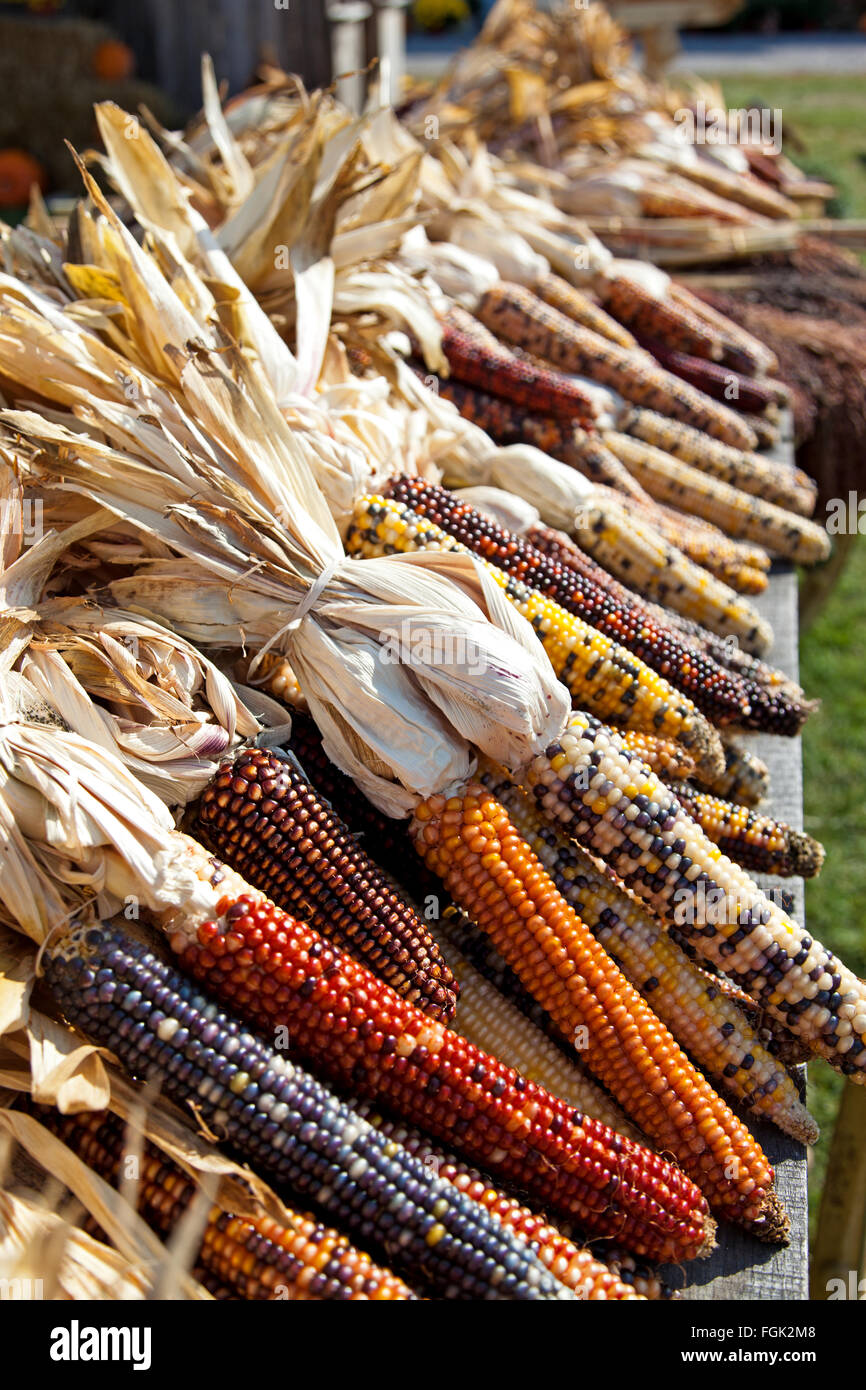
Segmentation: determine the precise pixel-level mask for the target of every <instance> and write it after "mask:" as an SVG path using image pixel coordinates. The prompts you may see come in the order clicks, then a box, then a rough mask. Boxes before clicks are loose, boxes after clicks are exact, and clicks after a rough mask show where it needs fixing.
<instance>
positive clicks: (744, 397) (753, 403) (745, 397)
mask: <svg viewBox="0 0 866 1390" xmlns="http://www.w3.org/2000/svg"><path fill="white" fill-rule="evenodd" d="M641 346H642V347H645V348H646V349H647V350H648V351H650V352H651V353H652V355H653V357H655V359H656V360H657V361H658V362H660V363H661V365H662V366H663V367H665V368H667V370H668V371H669V372H673V374H674V375H675V376H678V377H681V378H682V380H683V381H687V382H688V383H689V384H690V385H691V386H693V387H694V388H695V390H697V391H702V392H704V393H705V394H706V395H707V396H710V397H711V398H712V399H713V400H714V401H720V402H721V401H725V402H727V403H728V404H729V405H730V406H731V408H732V409H733V410H737V411H743V412H746V413H748V414H750V415H759V416H760V415H767V416H768V417H769V419H771V420H772V419H774V418H778V410H779V406H780V405H787V404H788V401H789V392H788V390H787V388H786V387H785V386H783V385H782V383H781V382H780V381H773V380H772V379H771V378H769V377H763V378H762V377H754V376H744V375H743V374H742V373H741V372H737V371H735V370H734V368H733V367H724V366H722V365H721V364H720V363H719V362H706V361H704V359H703V358H702V357H690V356H689V355H688V354H687V353H684V352H672V351H670V349H669V348H668V347H667V344H666V343H660V342H659V341H658V339H657V338H643V337H641Z"/></svg>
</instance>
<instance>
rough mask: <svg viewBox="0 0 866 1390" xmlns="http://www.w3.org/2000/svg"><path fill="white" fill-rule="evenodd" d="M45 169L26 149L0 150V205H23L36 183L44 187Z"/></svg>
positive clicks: (10, 206) (8, 206) (9, 206)
mask: <svg viewBox="0 0 866 1390" xmlns="http://www.w3.org/2000/svg"><path fill="white" fill-rule="evenodd" d="M45 182H46V180H45V170H44V169H43V168H42V165H41V164H40V163H39V161H38V159H34V158H33V156H32V154H28V153H27V151H26V150H15V149H11V148H10V149H4V150H0V207H4V208H14V207H23V206H24V204H25V203H26V202H27V201H28V199H29V198H30V189H31V188H32V186H33V184H34V183H36V184H38V185H39V187H40V188H44V187H45Z"/></svg>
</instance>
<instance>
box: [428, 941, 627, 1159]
mask: <svg viewBox="0 0 866 1390" xmlns="http://www.w3.org/2000/svg"><path fill="white" fill-rule="evenodd" d="M445 955H446V958H447V960H448V963H449V965H450V966H451V969H452V970H453V972H454V975H455V976H456V978H457V980H458V981H459V983H460V1001H459V1003H458V1006H457V1013H456V1015H455V1018H454V1022H453V1027H454V1028H455V1029H456V1031H457V1032H458V1033H460V1034H462V1036H463V1037H464V1038H467V1039H468V1040H469V1042H471V1043H474V1044H475V1046H476V1047H480V1048H481V1049H482V1050H483V1051H484V1052H489V1053H491V1054H492V1055H493V1056H494V1057H498V1058H499V1060H500V1061H502V1062H505V1064H506V1066H509V1067H513V1068H514V1070H515V1071H518V1072H520V1074H521V1076H525V1077H526V1079H527V1080H528V1081H535V1082H537V1083H538V1085H539V1086H543V1087H544V1088H545V1090H547V1091H552V1093H553V1094H554V1095H555V1096H558V1097H559V1098H560V1100H564V1101H567V1102H568V1104H569V1105H573V1106H574V1108H575V1109H576V1110H580V1111H581V1112H582V1113H583V1114H584V1115H588V1116H589V1117H590V1119H592V1120H600V1121H601V1123H602V1124H604V1125H607V1126H608V1127H609V1128H610V1129H614V1130H616V1132H617V1134H623V1135H625V1136H626V1138H628V1139H635V1140H639V1137H640V1136H639V1135H638V1134H637V1131H636V1130H635V1129H634V1128H633V1127H632V1126H631V1125H630V1124H629V1122H628V1120H627V1119H626V1118H625V1116H624V1115H623V1114H622V1111H621V1110H620V1109H619V1108H618V1107H617V1106H616V1105H614V1103H613V1101H612V1100H610V1099H609V1097H608V1096H606V1095H605V1093H604V1092H603V1091H602V1090H601V1089H600V1088H599V1087H598V1086H596V1085H595V1083H594V1082H593V1081H591V1080H590V1079H589V1077H587V1076H586V1075H585V1074H584V1073H583V1072H582V1071H580V1070H579V1068H578V1066H577V1065H576V1063H575V1061H574V1060H573V1059H572V1058H570V1057H566V1055H565V1053H564V1052H563V1051H562V1050H561V1048H559V1047H557V1046H556V1044H555V1043H553V1042H551V1040H550V1038H549V1037H547V1036H546V1035H545V1034H544V1033H543V1032H541V1030H540V1029H539V1028H537V1027H536V1026H535V1024H534V1023H531V1022H530V1020H529V1019H528V1018H526V1017H525V1016H524V1015H523V1014H522V1013H521V1012H520V1010H519V1009H518V1008H517V1007H516V1005H514V1004H512V1003H511V1002H510V1001H509V1000H507V999H505V998H504V997H503V996H502V995H501V994H500V993H499V991H498V990H497V989H496V988H495V987H494V986H493V985H492V984H491V983H490V981H489V980H486V979H485V978H484V976H483V975H482V974H481V973H480V972H479V971H477V970H476V969H475V968H474V967H473V966H472V965H470V963H469V961H468V960H467V959H466V958H465V956H461V955H459V954H458V952H457V951H456V950H455V948H454V947H453V946H452V947H451V948H450V950H448V949H446V951H445Z"/></svg>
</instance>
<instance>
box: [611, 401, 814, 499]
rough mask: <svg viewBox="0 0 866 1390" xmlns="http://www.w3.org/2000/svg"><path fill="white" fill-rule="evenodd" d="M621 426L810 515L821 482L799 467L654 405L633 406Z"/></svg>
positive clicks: (726, 479) (746, 489)
mask: <svg viewBox="0 0 866 1390" xmlns="http://www.w3.org/2000/svg"><path fill="white" fill-rule="evenodd" d="M620 426H621V428H622V429H623V430H624V431H625V433H627V434H630V435H633V436H634V437H635V438H636V439H642V440H643V441H644V443H645V444H653V445H655V447H656V448H658V449H662V450H664V451H665V452H666V453H668V454H673V455H674V457H675V458H678V459H681V460H682V462H683V463H690V464H694V466H695V467H696V468H700V469H701V470H702V471H703V472H704V473H710V474H712V476H713V477H714V478H721V479H722V481H723V482H725V483H730V484H731V486H732V487H737V488H739V489H740V490H741V491H742V492H750V493H752V494H753V495H754V496H755V497H762V498H763V499H764V501H765V502H773V503H775V504H776V506H778V507H784V508H785V509H786V510H787V511H791V512H796V513H797V514H798V515H799V516H811V515H812V513H813V511H814V510H815V499H816V497H817V488H816V486H815V484H814V483H813V481H812V479H811V478H810V477H809V476H808V475H807V474H806V473H803V472H802V470H801V469H799V468H798V469H790V468H786V467H785V466H784V465H783V464H780V463H774V462H773V460H772V459H768V458H764V457H762V456H761V455H760V454H755V453H748V452H745V451H744V450H742V449H732V448H731V446H730V445H729V444H722V443H721V441H720V440H718V439H711V438H710V436H709V435H707V434H702V433H701V432H700V430H693V429H692V428H691V426H689V425H683V424H682V423H681V422H680V421H679V420H669V419H667V418H666V417H665V416H664V415H657V414H656V413H655V411H652V410H638V409H632V410H630V411H629V413H628V415H627V416H626V417H625V418H624V419H623V420H622V421H621V422H620Z"/></svg>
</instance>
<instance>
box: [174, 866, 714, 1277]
mask: <svg viewBox="0 0 866 1390" xmlns="http://www.w3.org/2000/svg"><path fill="white" fill-rule="evenodd" d="M190 865H191V867H194V868H195V871H196V872H197V873H198V875H199V877H200V878H201V879H202V880H203V881H209V882H211V883H212V884H214V885H218V892H219V894H220V900H219V909H220V911H219V915H218V916H215V917H214V918H213V919H211V920H209V921H206V922H191V921H189V920H185V919H182V918H181V919H180V920H179V921H178V922H176V923H172V922H169V923H165V922H164V923H163V927H164V929H165V930H167V931H169V932H170V938H171V943H172V946H173V948H174V949H175V951H177V952H178V954H179V957H180V961H181V964H182V965H183V968H184V969H185V970H187V971H188V972H189V973H191V974H193V975H194V976H195V977H196V978H198V979H202V980H204V981H206V983H207V986H208V988H209V989H210V990H211V991H212V992H213V994H214V995H215V996H216V997H218V998H219V999H221V1000H225V1001H227V1002H229V1003H231V1004H232V1005H233V1006H234V1007H237V1008H238V1009H239V1010H240V1012H241V1014H242V1016H243V1017H245V1018H250V1019H252V1020H253V1021H255V1022H256V1023H258V1024H259V1026H261V1027H262V1028H263V1029H270V1028H284V1029H286V1030H287V1033H288V1036H289V1038H290V1040H291V1047H292V1051H293V1052H294V1053H297V1054H300V1055H302V1056H304V1057H308V1058H311V1059H313V1061H314V1064H315V1066H316V1069H317V1071H319V1072H323V1073H324V1074H325V1075H327V1076H330V1077H333V1078H337V1080H338V1081H339V1083H340V1084H341V1085H349V1086H351V1089H352V1094H353V1095H355V1096H366V1097H368V1098H370V1099H373V1100H375V1101H376V1102H377V1103H378V1104H383V1105H386V1106H388V1107H389V1108H390V1109H392V1110H393V1111H394V1112H395V1113H397V1114H399V1115H400V1116H401V1117H402V1118H404V1119H406V1120H410V1121H411V1122H412V1123H415V1124H418V1125H420V1127H421V1128H422V1129H424V1130H426V1131H428V1132H429V1133H431V1134H433V1135H436V1136H437V1137H439V1138H443V1139H444V1140H445V1141H446V1142H447V1143H453V1144H454V1146H455V1147H456V1148H458V1149H459V1150H460V1152H461V1153H463V1154H465V1155H466V1156H467V1157H469V1158H471V1159H473V1160H474V1161H475V1162H478V1163H480V1164H481V1165H482V1166H483V1167H484V1168H485V1169H488V1170H490V1171H491V1172H495V1173H497V1174H500V1175H501V1176H503V1177H504V1178H506V1179H507V1180H508V1181H510V1182H513V1183H515V1184H516V1185H517V1186H518V1187H520V1188H522V1189H523V1190H524V1191H526V1192H528V1193H530V1194H532V1196H533V1197H534V1199H535V1200H537V1201H538V1202H540V1203H542V1204H544V1205H548V1206H550V1207H551V1208H552V1209H554V1210H556V1211H562V1212H564V1213H565V1214H567V1215H569V1216H570V1217H571V1218H572V1219H574V1220H576V1221H579V1222H580V1224H581V1225H582V1226H583V1227H584V1228H585V1229H586V1230H587V1231H593V1232H594V1233H596V1234H598V1235H612V1234H615V1235H616V1236H617V1239H619V1240H620V1241H622V1243H623V1244H626V1245H628V1246H629V1248H631V1249H634V1250H635V1251H636V1252H637V1253H638V1254H644V1255H647V1256H648V1257H650V1258H655V1257H656V1255H657V1254H658V1252H659V1251H660V1250H662V1249H664V1250H668V1251H670V1250H679V1251H680V1253H681V1255H682V1257H683V1258H689V1256H690V1255H691V1254H695V1253H697V1252H698V1251H699V1250H700V1249H701V1248H702V1246H703V1244H704V1242H705V1240H706V1238H707V1230H708V1227H707V1217H706V1209H705V1207H704V1206H703V1205H702V1203H701V1199H700V1194H699V1192H698V1189H697V1188H696V1187H695V1186H694V1185H693V1184H692V1183H691V1182H689V1180H688V1178H687V1177H686V1176H685V1175H684V1174H683V1173H681V1172H680V1171H679V1170H677V1169H675V1168H673V1167H672V1166H671V1165H665V1166H664V1168H663V1170H662V1171H661V1174H660V1177H659V1176H658V1175H659V1170H658V1168H657V1159H656V1156H655V1155H654V1154H650V1153H649V1151H648V1150H646V1149H643V1148H641V1147H640V1146H639V1145H637V1144H634V1143H632V1141H631V1140H629V1139H624V1138H622V1137H621V1136H620V1135H618V1134H616V1133H614V1131H613V1130H610V1129H608V1128H607V1126H605V1125H603V1124H600V1123H599V1122H598V1121H597V1120H591V1119H589V1118H587V1117H586V1116H583V1115H581V1114H580V1113H579V1112H578V1111H576V1110H575V1109H574V1108H573V1107H572V1106H570V1105H568V1104H567V1103H566V1102H564V1101H562V1100H560V1099H559V1098H558V1097H556V1096H553V1095H551V1094H550V1093H549V1092H547V1091H545V1090H544V1089H543V1088H542V1087H541V1086H538V1085H536V1084H535V1083H534V1082H531V1081H527V1080H526V1079H525V1078H524V1077H522V1076H520V1075H519V1074H518V1073H516V1072H514V1071H513V1070H512V1069H511V1068H510V1067H507V1066H505V1065H504V1064H503V1063H502V1062H500V1061H499V1060H498V1059H497V1058H495V1057H491V1056H488V1054H487V1053H485V1052H483V1051H481V1049H480V1048H477V1047H475V1046H473V1044H472V1043H470V1042H468V1041H467V1040H466V1039H465V1038H462V1037H460V1035H459V1034H457V1033H454V1032H452V1031H451V1030H450V1029H448V1028H445V1027H444V1026H443V1025H442V1024H441V1023H438V1022H435V1021H433V1020H431V1019H430V1018H428V1017H427V1016H426V1015H425V1014H422V1013H421V1012H420V1010H418V1009H416V1008H414V1007H413V1006H412V1005H411V1004H408V1003H407V1002H406V1001H405V1000H404V999H402V998H401V997H400V996H399V995H398V994H395V993H394V991H393V990H392V989H390V988H389V987H388V985H386V984H384V983H383V982H382V981H380V980H378V979H377V978H376V977H375V976H374V975H372V974H371V973H370V971H369V970H367V969H365V967H364V966H362V965H360V964H358V963H357V962H356V961H354V960H352V958H351V957H350V956H348V955H344V954H342V953H341V952H340V951H339V949H338V948H337V947H335V946H332V945H331V943H330V942H328V941H326V940H325V938H324V937H322V936H320V935H319V934H318V933H317V932H316V931H314V930H313V929H312V928H311V927H309V926H308V925H307V924H306V923H303V922H298V921H296V920H295V919H294V918H292V917H289V916H288V914H287V913H284V912H282V911H281V910H280V909H279V908H277V907H275V906H274V905H273V904H272V903H269V902H268V900H267V899H266V898H265V897H264V896H263V895H262V894H260V893H256V892H255V891H254V890H252V889H249V888H248V886H247V885H246V884H245V883H244V882H243V880H242V879H240V878H238V876H237V875H236V874H234V873H233V871H232V870H230V869H226V868H225V866H224V865H221V864H219V863H218V862H216V861H213V860H209V859H208V858H207V855H206V854H205V853H204V852H203V851H202V852H201V853H200V854H199V856H198V858H197V859H196V856H195V850H194V849H193V848H192V847H190ZM659 1258H661V1256H659Z"/></svg>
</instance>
